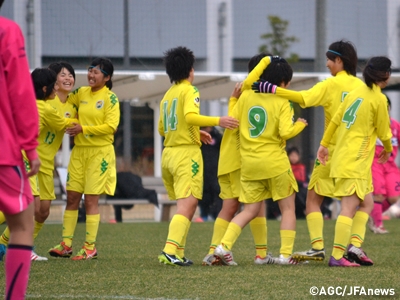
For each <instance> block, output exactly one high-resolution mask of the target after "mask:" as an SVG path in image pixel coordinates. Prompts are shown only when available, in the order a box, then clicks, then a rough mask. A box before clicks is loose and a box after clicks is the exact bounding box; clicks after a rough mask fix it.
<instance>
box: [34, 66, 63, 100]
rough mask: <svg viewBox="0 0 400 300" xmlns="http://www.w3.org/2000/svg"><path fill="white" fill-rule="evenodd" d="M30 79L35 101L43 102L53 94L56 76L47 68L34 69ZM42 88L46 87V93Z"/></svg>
mask: <svg viewBox="0 0 400 300" xmlns="http://www.w3.org/2000/svg"><path fill="white" fill-rule="evenodd" d="M31 77H32V81H33V86H34V88H35V93H36V99H39V100H45V99H46V98H47V97H49V96H50V94H51V93H52V92H53V89H54V84H55V83H56V80H57V74H56V73H55V72H54V71H53V70H50V69H48V68H36V69H35V70H33V71H32V74H31ZM43 87H46V92H44V91H43Z"/></svg>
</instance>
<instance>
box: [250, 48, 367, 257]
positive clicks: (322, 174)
mask: <svg viewBox="0 0 400 300" xmlns="http://www.w3.org/2000/svg"><path fill="white" fill-rule="evenodd" d="M326 58H327V60H326V66H327V68H328V69H329V70H330V73H331V74H332V76H333V77H330V78H327V79H325V80H323V81H321V82H319V83H317V84H316V85H315V86H313V87H312V88H311V89H309V90H305V91H300V92H296V91H289V90H286V89H282V88H280V87H275V86H273V85H271V84H270V83H268V82H264V83H262V82H261V83H255V84H254V85H253V88H254V89H256V90H257V91H261V92H268V93H276V94H277V95H280V96H282V97H285V98H288V99H291V100H292V101H293V102H296V103H299V104H300V106H301V107H303V108H306V107H313V106H322V107H323V108H324V116H325V124H324V125H325V126H324V128H326V127H327V126H328V124H329V122H330V120H331V119H332V117H333V115H334V114H335V112H336V110H337V109H338V107H339V105H340V103H341V102H342V100H343V99H344V97H345V96H346V95H347V94H348V93H349V92H350V91H352V90H353V89H355V88H357V87H359V86H361V85H363V82H362V80H360V79H359V78H357V77H356V69H357V52H356V49H355V46H354V45H353V44H352V43H351V42H349V41H343V40H341V41H337V42H334V43H332V44H331V45H330V46H329V48H328V50H327V52H326ZM335 145H336V136H334V137H333V138H332V140H331V143H330V145H329V149H330V155H333V152H334V149H335ZM329 173H330V163H329V162H328V164H327V165H326V166H324V165H321V164H320V162H319V161H318V159H316V160H315V164H314V169H313V171H312V174H311V178H310V182H309V185H308V192H307V199H306V219H307V226H308V231H309V234H310V241H311V249H310V250H307V251H303V252H296V253H294V257H296V258H297V259H301V260H321V261H322V260H323V259H324V258H325V249H324V238H323V226H324V217H323V215H322V212H321V204H322V202H323V200H324V197H331V198H332V197H333V189H334V186H333V182H332V180H331V178H330V177H329ZM356 223H357V222H356ZM356 227H357V226H356ZM361 227H362V226H361ZM355 234H357V233H355Z"/></svg>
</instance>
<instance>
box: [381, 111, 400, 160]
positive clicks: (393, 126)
mask: <svg viewBox="0 0 400 300" xmlns="http://www.w3.org/2000/svg"><path fill="white" fill-rule="evenodd" d="M390 130H391V131H392V135H393V136H392V139H391V142H392V146H393V151H392V155H391V156H390V157H389V160H388V161H389V162H393V161H395V159H396V156H397V149H398V148H399V141H400V123H399V122H397V121H396V120H395V119H392V118H390ZM382 150H383V144H382V142H381V141H380V139H376V148H375V157H378V155H379V153H381V151H382Z"/></svg>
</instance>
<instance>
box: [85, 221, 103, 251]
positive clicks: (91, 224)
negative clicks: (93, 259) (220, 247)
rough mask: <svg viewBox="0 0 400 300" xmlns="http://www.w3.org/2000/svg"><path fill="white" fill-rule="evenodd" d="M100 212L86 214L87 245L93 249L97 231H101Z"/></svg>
mask: <svg viewBox="0 0 400 300" xmlns="http://www.w3.org/2000/svg"><path fill="white" fill-rule="evenodd" d="M99 225H100V214H97V215H86V239H85V247H86V248H87V249H89V250H93V249H94V246H95V244H96V238H97V232H98V231H99Z"/></svg>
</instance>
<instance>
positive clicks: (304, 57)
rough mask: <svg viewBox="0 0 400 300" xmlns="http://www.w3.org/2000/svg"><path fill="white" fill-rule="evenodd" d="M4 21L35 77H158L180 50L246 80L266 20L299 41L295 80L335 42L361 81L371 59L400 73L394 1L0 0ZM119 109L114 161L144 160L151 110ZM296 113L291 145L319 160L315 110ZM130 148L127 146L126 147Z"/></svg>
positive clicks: (200, 65)
mask: <svg viewBox="0 0 400 300" xmlns="http://www.w3.org/2000/svg"><path fill="white" fill-rule="evenodd" d="M321 9H322V12H321ZM317 12H318V13H317ZM1 14H2V15H4V16H6V17H9V18H11V19H14V20H15V21H16V22H18V23H19V24H20V26H21V27H22V30H23V31H24V34H25V37H26V44H27V52H28V54H29V61H30V64H31V67H32V68H34V67H39V66H46V65H48V64H49V63H50V62H54V61H58V60H66V61H68V62H70V63H71V64H72V65H73V66H74V68H75V69H77V70H79V69H81V70H83V69H86V68H87V67H88V63H89V62H90V61H91V60H92V58H94V57H97V56H107V57H109V58H111V59H112V60H113V63H114V65H115V67H116V70H137V71H164V67H163V64H162V56H163V52H164V51H165V50H166V49H169V48H171V47H175V46H178V45H184V46H187V47H189V48H191V49H192V50H193V51H194V53H195V55H196V58H197V61H196V65H195V68H196V71H204V72H214V73H216V72H247V61H248V60H249V58H250V57H252V56H253V55H254V54H256V53H257V52H258V48H259V46H260V45H261V44H262V43H263V42H264V41H263V40H262V39H261V38H260V36H261V35H262V34H265V33H268V32H270V30H271V28H270V25H269V23H268V19H267V17H268V16H269V15H276V16H279V17H280V18H281V19H283V20H287V21H289V26H288V32H287V34H288V35H290V36H295V37H296V38H297V39H298V42H296V43H293V44H292V45H291V47H290V49H289V52H290V53H291V52H293V53H296V54H298V55H299V58H300V60H299V62H298V63H296V64H294V65H293V66H294V70H295V72H313V71H315V70H316V69H315V66H316V65H317V63H319V65H321V59H322V60H324V59H325V57H324V53H325V51H326V48H327V47H328V45H329V44H330V43H331V42H333V41H336V40H339V39H348V40H350V41H352V42H353V43H354V44H355V45H356V47H357V50H358V55H359V59H360V71H361V66H362V62H363V61H365V60H366V59H368V58H369V57H371V56H376V55H386V56H388V57H389V58H390V59H392V61H393V63H394V67H395V68H397V69H398V68H399V66H400V63H399V62H400V41H399V33H400V30H399V26H400V0H368V1H364V0H284V1H273V0H251V1H244V0H168V1H166V0H113V1H109V0H70V1H61V0H13V1H12V0H6V1H5V3H4V5H3V8H2V11H1ZM322 16H323V17H322ZM321 53H322V58H321ZM318 59H319V60H320V61H319V62H318V61H317V60H318ZM322 64H323V62H322ZM319 68H321V67H319ZM322 68H323V66H322ZM319 71H324V70H319ZM328 75H329V74H328ZM232 87H233V84H232ZM151 92H152V91H151V89H149V94H151ZM200 92H201V89H200ZM388 94H389V96H390V98H391V99H392V100H393V101H392V102H393V109H392V114H393V117H394V118H396V119H400V104H398V103H399V101H398V100H399V93H398V92H397V91H392V92H388ZM227 98H229V94H227V95H224V96H221V98H218V99H213V100H211V101H206V102H202V113H204V114H208V115H220V114H222V113H224V112H226V99H227ZM132 99H136V100H139V102H140V99H137V96H136V95H135V94H134V93H133V94H132V95H131V96H130V97H129V99H121V98H120V100H121V101H124V100H129V102H130V103H133V104H134V103H135V101H132ZM121 108H122V109H123V110H126V111H127V112H125V114H124V113H122V114H121V116H122V125H121V126H122V128H123V130H119V132H118V134H119V136H117V138H116V147H117V151H118V154H122V152H124V151H125V152H129V153H132V158H133V159H142V158H143V157H144V156H146V157H151V155H152V154H151V153H152V150H151V149H152V148H154V144H153V139H152V137H153V136H154V135H153V134H152V132H154V119H153V117H152V115H151V111H152V108H154V105H150V106H144V107H143V106H130V105H121ZM312 110H314V111H312ZM300 113H301V114H302V116H304V117H306V118H308V120H309V123H310V126H309V128H308V130H306V131H305V132H304V133H303V134H302V135H301V136H300V137H299V138H298V140H297V142H296V143H297V144H299V146H300V147H301V148H302V150H303V153H305V154H306V155H305V157H307V154H308V155H312V154H313V153H314V152H315V151H316V146H317V144H318V142H319V136H320V135H321V134H322V130H323V128H322V126H321V122H323V118H322V116H321V113H320V111H318V110H315V109H308V110H304V111H301V112H300ZM310 118H311V119H312V120H315V122H313V121H312V120H310ZM127 119H131V120H129V122H126V120H127ZM138 119H139V120H140V121H139V122H138ZM123 124H125V125H123ZM312 124H315V125H312ZM128 129H130V130H131V131H132V133H131V134H127V131H128ZM127 139H128V140H130V141H131V143H130V145H124V141H126V140H127ZM309 139H311V142H310V141H309ZM300 140H302V141H304V142H301V141H300ZM118 143H119V144H118ZM309 145H311V147H310V146H309ZM126 146H128V147H126Z"/></svg>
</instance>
